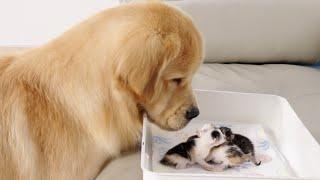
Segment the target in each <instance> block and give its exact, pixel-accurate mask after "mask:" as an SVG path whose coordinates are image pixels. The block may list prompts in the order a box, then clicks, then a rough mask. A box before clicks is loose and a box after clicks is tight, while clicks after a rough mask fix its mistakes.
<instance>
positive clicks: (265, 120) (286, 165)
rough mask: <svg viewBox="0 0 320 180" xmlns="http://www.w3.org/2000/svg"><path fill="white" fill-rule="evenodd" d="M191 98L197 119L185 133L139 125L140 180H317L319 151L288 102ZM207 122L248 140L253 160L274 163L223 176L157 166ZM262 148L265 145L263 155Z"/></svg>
mask: <svg viewBox="0 0 320 180" xmlns="http://www.w3.org/2000/svg"><path fill="white" fill-rule="evenodd" d="M195 93H196V96H197V100H198V104H199V107H200V116H199V117H198V118H196V119H194V120H192V122H191V123H190V124H189V125H188V126H187V127H186V128H184V129H182V130H180V131H177V132H166V131H164V130H161V129H160V128H158V127H156V126H155V125H153V124H151V123H149V122H148V121H147V120H146V119H145V120H144V126H143V139H142V150H141V168H142V170H143V179H144V180H160V179H161V180H209V179H210V180H215V179H217V180H218V179H219V180H224V179H237V180H244V179H320V166H319V163H320V146H319V144H318V143H317V142H316V140H315V139H314V138H313V137H312V135H311V134H310V133H309V131H308V130H307V129H306V128H305V126H304V125H303V123H302V122H301V121H300V119H299V118H298V117H297V115H296V114H295V112H294V111H293V109H292V108H291V106H290V105H289V103H288V102H287V100H285V99H284V98H282V97H279V96H275V95H266V94H246V93H235V92H219V91H207V90H196V91H195ZM208 121H213V122H215V123H216V124H220V125H231V126H232V129H233V130H234V131H235V132H238V133H242V134H244V135H246V136H248V137H250V138H251V139H252V140H253V142H254V144H255V146H256V150H257V154H258V156H261V157H265V155H267V156H269V157H271V159H273V160H272V161H268V162H266V163H263V164H262V165H261V166H259V167H254V166H252V165H249V164H246V165H244V166H243V167H240V168H238V169H232V170H227V171H225V172H222V173H214V172H209V171H205V170H202V169H201V168H199V167H197V166H195V167H193V168H190V169H184V170H175V169H173V168H168V167H164V166H162V165H160V164H159V163H158V161H159V159H160V157H161V156H162V155H163V153H165V151H166V150H167V149H169V148H170V147H171V146H172V145H174V144H177V143H179V142H180V141H181V140H184V138H186V137H187V136H189V135H191V134H192V132H194V131H195V129H196V128H197V127H200V126H201V125H202V124H204V123H207V122H208ZM255 131H257V132H255ZM255 134H258V135H257V136H255ZM159 141H160V142H159ZM161 141H164V142H161ZM165 141H168V142H165ZM261 142H267V144H268V148H267V149H266V151H264V148H263V143H262V145H261ZM259 146H262V147H259ZM241 168H242V169H241Z"/></svg>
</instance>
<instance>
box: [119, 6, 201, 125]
mask: <svg viewBox="0 0 320 180" xmlns="http://www.w3.org/2000/svg"><path fill="white" fill-rule="evenodd" d="M131 6H132V7H131V8H135V11H134V13H133V14H131V22H130V23H128V24H129V25H130V26H126V25H123V27H124V28H123V29H122V30H123V33H121V34H122V35H123V36H124V37H122V38H120V42H121V43H120V44H121V47H119V48H118V50H117V51H116V58H115V61H114V63H113V69H114V74H115V75H116V76H115V77H116V78H117V81H118V82H120V84H122V86H123V87H124V88H125V89H127V90H128V91H130V92H131V94H133V96H134V97H135V99H136V101H137V104H139V105H140V106H141V107H143V110H144V111H145V112H146V114H147V115H148V117H149V119H150V120H151V121H152V122H154V123H155V124H157V125H159V126H160V127H161V128H164V129H167V130H178V129H180V128H183V127H184V126H185V125H186V124H187V123H188V122H189V121H190V120H191V119H193V118H194V117H196V116H197V115H198V114H199V109H198V107H197V104H196V101H195V97H194V94H193V91H192V88H191V80H192V77H193V75H194V73H195V72H196V70H197V69H198V67H199V65H200V63H201V60H202V56H203V50H202V39H201V37H200V34H199V32H198V31H197V29H196V28H195V26H194V25H193V23H192V21H191V20H190V19H189V18H188V17H186V16H185V15H184V14H183V13H182V12H180V11H179V10H176V9H174V8H172V7H170V6H167V5H165V4H162V3H145V4H139V5H131ZM139 8H140V9H139ZM135 13H138V14H139V15H138V16H137V15H136V14H135ZM133 16H135V17H137V19H135V18H132V17H133Z"/></svg>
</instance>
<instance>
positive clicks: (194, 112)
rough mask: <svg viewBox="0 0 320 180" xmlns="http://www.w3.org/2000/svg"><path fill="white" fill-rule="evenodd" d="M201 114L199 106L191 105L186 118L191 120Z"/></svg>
mask: <svg viewBox="0 0 320 180" xmlns="http://www.w3.org/2000/svg"><path fill="white" fill-rule="evenodd" d="M199 114H200V112H199V109H198V108H197V107H191V108H190V109H189V110H188V111H187V113H186V119H188V120H191V119H193V118H195V117H197V116H198V115H199Z"/></svg>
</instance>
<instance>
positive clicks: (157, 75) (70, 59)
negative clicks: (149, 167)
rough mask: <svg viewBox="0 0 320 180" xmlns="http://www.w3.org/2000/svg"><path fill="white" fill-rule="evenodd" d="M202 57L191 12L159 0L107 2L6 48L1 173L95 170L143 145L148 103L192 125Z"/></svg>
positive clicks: (74, 174)
mask: <svg viewBox="0 0 320 180" xmlns="http://www.w3.org/2000/svg"><path fill="white" fill-rule="evenodd" d="M201 59H202V41H201V38H200V35H199V33H198V31H197V30H196V28H195V27H194V25H193V23H192V22H191V20H190V19H189V18H188V17H186V16H185V15H184V14H183V13H182V12H180V11H179V10H176V9H174V8H172V7H169V6H167V5H165V4H163V3H157V2H153V3H136V4H129V5H123V6H118V7H115V8H112V9H109V10H106V11H103V12H101V13H99V14H97V15H96V16H94V17H91V18H89V19H88V20H86V21H84V22H82V23H81V24H79V25H77V26H75V27H73V28H72V29H70V30H69V31H67V32H66V33H64V34H63V35H62V36H60V37H58V38H57V39H55V40H53V41H51V42H49V43H48V44H46V45H44V46H41V47H39V48H35V49H32V50H30V51H27V52H24V53H21V54H16V55H12V56H7V57H2V58H0V99H1V101H0V179H77V180H79V179H93V178H94V177H96V176H97V174H98V172H99V170H100V169H101V168H102V166H103V164H104V163H105V162H106V161H108V160H110V159H111V158H113V157H116V156H118V155H120V154H121V153H122V152H125V151H128V150H132V149H134V148H135V147H136V145H137V143H138V142H139V140H140V135H141V127H142V116H143V114H144V113H146V114H148V116H149V119H150V120H151V121H152V122H154V123H156V124H158V125H159V126H160V127H162V128H165V129H169V130H177V129H180V128H182V127H184V126H185V125H186V124H187V123H188V120H186V119H185V112H186V111H187V110H188V108H190V107H191V106H196V104H195V100H194V97H193V94H192V89H191V79H192V76H193V74H194V73H195V71H196V69H197V68H198V66H199V64H200V63H201ZM179 78H182V79H179ZM180 81H181V82H180Z"/></svg>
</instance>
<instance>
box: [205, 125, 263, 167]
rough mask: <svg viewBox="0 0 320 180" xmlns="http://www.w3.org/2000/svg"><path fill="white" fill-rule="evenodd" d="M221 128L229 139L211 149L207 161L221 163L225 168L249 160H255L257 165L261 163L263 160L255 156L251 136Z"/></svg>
mask: <svg viewBox="0 0 320 180" xmlns="http://www.w3.org/2000/svg"><path fill="white" fill-rule="evenodd" d="M220 130H221V132H222V133H223V134H224V135H225V136H226V140H227V141H226V142H225V143H224V144H221V145H220V146H217V147H213V148H212V149H211V151H210V154H209V155H208V157H206V161H207V162H211V163H215V164H220V166H221V168H223V169H225V168H232V167H235V166H238V165H240V164H242V163H244V162H247V161H251V162H253V163H254V164H255V165H256V166H259V165H260V164H261V161H257V159H256V157H255V151H254V146H253V144H252V142H251V141H250V139H249V138H247V137H245V136H242V135H240V134H233V132H232V131H231V129H230V128H227V127H220Z"/></svg>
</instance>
